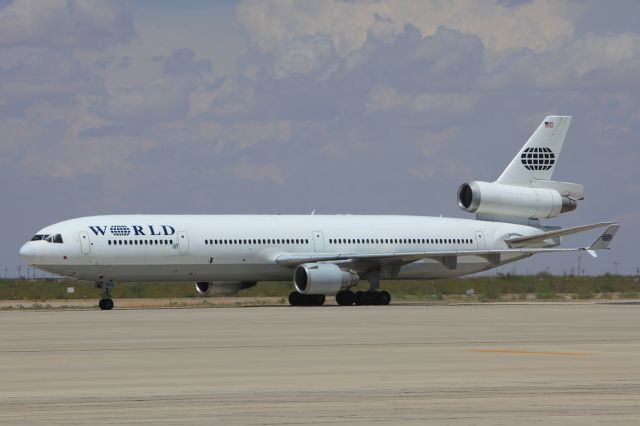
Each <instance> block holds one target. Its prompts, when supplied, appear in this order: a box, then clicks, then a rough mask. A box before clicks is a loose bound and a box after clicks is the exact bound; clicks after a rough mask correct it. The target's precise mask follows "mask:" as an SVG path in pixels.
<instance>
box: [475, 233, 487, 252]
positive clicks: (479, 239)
mask: <svg viewBox="0 0 640 426" xmlns="http://www.w3.org/2000/svg"><path fill="white" fill-rule="evenodd" d="M476 248H477V249H478V250H484V249H486V248H487V242H486V241H485V239H484V232H482V231H476Z"/></svg>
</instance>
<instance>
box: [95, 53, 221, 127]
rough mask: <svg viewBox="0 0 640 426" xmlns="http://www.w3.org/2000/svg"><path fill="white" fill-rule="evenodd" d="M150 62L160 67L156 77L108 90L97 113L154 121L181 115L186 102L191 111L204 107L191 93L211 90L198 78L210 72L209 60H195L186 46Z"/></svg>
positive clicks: (112, 116) (186, 110) (200, 100)
mask: <svg viewBox="0 0 640 426" xmlns="http://www.w3.org/2000/svg"><path fill="white" fill-rule="evenodd" d="M154 61H155V62H156V63H159V64H160V65H161V67H162V70H161V77H160V78H158V79H155V80H153V81H150V82H148V83H146V84H143V85H137V86H132V87H117V88H115V89H113V90H111V91H110V92H109V93H108V95H107V96H106V99H105V100H104V102H103V104H102V105H101V107H100V109H99V110H100V113H101V114H103V115H104V116H105V117H107V118H110V119H112V120H117V121H124V122H156V121H166V120H177V119H180V118H183V117H185V116H186V115H187V113H188V112H189V109H190V103H191V104H193V105H194V106H193V107H192V110H195V111H206V110H207V107H206V105H203V102H204V101H203V100H202V97H197V96H194V92H195V91H196V90H199V91H200V92H203V91H205V92H206V91H208V90H210V89H211V85H210V84H208V83H207V82H206V80H205V79H203V77H202V74H203V73H210V72H211V71H212V67H211V62H210V61H208V60H197V59H196V55H195V52H194V51H193V50H191V49H187V48H183V49H178V50H176V51H175V52H173V53H172V54H171V55H169V56H168V57H163V56H160V57H155V58H154ZM192 96H194V97H192Z"/></svg>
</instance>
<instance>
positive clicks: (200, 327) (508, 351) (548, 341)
mask: <svg viewBox="0 0 640 426" xmlns="http://www.w3.org/2000/svg"><path fill="white" fill-rule="evenodd" d="M116 303H117V301H116ZM639 319H640V306H639V305H632V304H555V303H542V304H512V305H508V304H500V305H497V304H474V305H467V306H462V305H458V306H451V305H449V306H393V305H391V306H381V307H375V306H366V307H365V306H363V307H334V306H324V307H314V308H292V307H248V308H203V309H141V310H117V309H116V310H113V311H107V312H101V311H96V310H86V311H77V310H76V311H6V312H0V339H1V340H0V424H2V425H8V424H36V423H37V424H114V423H118V424H122V423H133V422H135V423H143V424H144V423H149V424H251V425H253V424H256V425H280V424H319V423H323V424H372V423H377V424H439V425H440V424H445V425H514V424H518V425H523V424H524V425H527V424H545V425H549V424H558V425H560V424H562V425H603V424H606V425H622V424H625V425H626V424H628V425H637V424H640V331H639V328H638V324H639V321H638V320H639Z"/></svg>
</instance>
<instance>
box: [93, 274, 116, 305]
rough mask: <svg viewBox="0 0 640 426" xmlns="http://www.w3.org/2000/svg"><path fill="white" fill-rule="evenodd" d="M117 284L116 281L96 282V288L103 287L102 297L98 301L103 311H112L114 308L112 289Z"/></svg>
mask: <svg viewBox="0 0 640 426" xmlns="http://www.w3.org/2000/svg"><path fill="white" fill-rule="evenodd" d="M115 286H116V283H115V281H112V280H107V281H98V282H96V288H100V289H102V298H101V299H100V302H98V306H99V307H100V309H101V310H103V311H110V310H111V309H113V299H112V298H111V290H113V288H114V287H115Z"/></svg>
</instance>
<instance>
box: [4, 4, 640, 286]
mask: <svg viewBox="0 0 640 426" xmlns="http://www.w3.org/2000/svg"><path fill="white" fill-rule="evenodd" d="M638 16H640V2H638V1H625V0H619V1H616V2H615V7H611V4H610V3H609V2H603V1H597V0H595V1H560V0H554V1H547V0H532V1H526V0H524V1H523V0H495V1H489V0H487V1H460V0H451V1H446V2H442V1H395V0H381V1H366V2H364V1H363V2H350V1H331V0H326V1H313V2H309V1H300V2H296V1H240V2H231V1H220V2H207V1H195V0H192V1H181V2H173V1H166V2H161V1H135V2H121V1H111V0H110V1H90V0H84V1H74V0H67V1H61V0H16V1H7V0H0V203H1V205H2V209H0V215H1V218H2V223H3V227H2V230H1V231H0V232H1V235H2V240H1V241H2V243H1V244H0V274H2V273H3V272H4V271H3V269H4V268H7V271H8V274H9V275H15V274H16V270H17V265H18V264H19V262H20V260H19V258H18V254H17V253H18V250H19V247H20V245H21V244H22V243H23V242H24V241H26V240H28V239H29V238H30V237H31V236H32V235H33V234H34V233H35V232H36V231H37V230H39V229H40V228H42V227H44V226H46V225H49V224H52V223H55V222H58V221H61V220H65V219H70V218H74V217H80V216H88V215H95V214H114V213H195V214H207V213H209V214H232V213H258V214H262V213H264V214H271V213H282V214H286V213H295V214H307V213H310V212H311V211H312V210H315V211H316V213H317V214H334V213H352V214H409V215H432V216H439V215H444V216H453V217H461V218H472V217H473V216H471V215H469V214H467V213H465V212H463V211H461V210H460V209H459V208H458V206H457V202H456V192H457V189H458V186H459V185H460V184H461V183H463V182H467V181H471V180H485V181H493V180H495V179H496V178H497V177H498V176H499V174H500V173H501V172H502V170H503V169H504V168H505V167H506V166H507V164H508V163H509V162H510V161H511V159H512V158H513V156H514V155H515V154H516V153H517V152H518V150H519V149H520V147H521V146H522V145H523V144H524V142H525V141H526V139H527V138H528V137H529V136H530V135H531V133H532V132H533V130H534V129H535V128H536V127H537V126H538V124H539V123H540V122H541V121H542V119H543V118H544V117H545V116H546V115H552V114H560V115H572V116H573V117H574V118H573V122H572V127H571V129H570V131H569V134H568V136H567V139H566V141H565V146H564V149H563V152H562V155H561V156H560V159H559V163H558V166H557V168H556V172H555V176H554V179H557V180H562V181H566V182H576V183H581V184H584V185H585V188H586V191H585V200H584V201H581V202H580V203H579V206H578V209H577V210H576V211H574V212H571V213H567V214H563V215H562V216H561V217H559V218H556V219H551V220H545V221H544V224H547V225H556V226H577V225H581V224H587V223H592V222H599V221H609V220H615V221H620V222H621V223H622V228H621V230H620V232H619V233H618V236H617V238H616V240H615V241H614V243H613V249H612V250H610V251H608V252H606V253H602V254H601V255H600V256H599V258H598V259H590V258H588V256H583V257H582V266H583V267H584V268H585V271H584V272H585V273H587V274H603V273H607V272H612V273H613V272H615V268H616V267H617V268H618V271H619V272H620V273H624V274H635V273H636V269H637V268H638V267H640V254H639V250H638V241H640V231H639V229H640V182H639V179H638V178H639V177H640V171H639V170H640V169H639V165H640V142H639V140H638V135H639V134H640V24H639V23H638V20H637V17H638ZM595 237H596V234H587V235H581V236H577V237H572V238H570V239H567V240H566V242H565V244H567V245H570V246H573V245H580V244H589V243H590V242H591V240H592V239H594V238H595ZM616 263H617V266H616ZM576 267H577V255H576V254H566V255H541V256H536V257H534V258H533V259H530V260H526V261H523V262H519V263H516V264H513V265H508V266H505V267H502V268H501V269H500V271H501V272H503V273H506V272H515V273H535V272H539V271H546V270H548V271H550V272H553V273H558V274H561V273H571V272H574V271H575V268H576ZM23 268H24V266H23Z"/></svg>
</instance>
